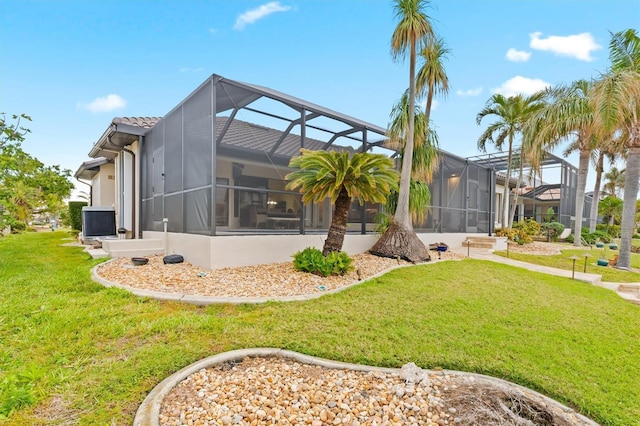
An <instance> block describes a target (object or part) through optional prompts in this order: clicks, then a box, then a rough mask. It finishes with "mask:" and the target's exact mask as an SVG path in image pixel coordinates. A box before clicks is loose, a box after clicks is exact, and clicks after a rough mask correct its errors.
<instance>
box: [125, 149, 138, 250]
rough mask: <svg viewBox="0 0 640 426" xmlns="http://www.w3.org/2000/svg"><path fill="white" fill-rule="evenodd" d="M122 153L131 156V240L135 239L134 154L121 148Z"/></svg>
mask: <svg viewBox="0 0 640 426" xmlns="http://www.w3.org/2000/svg"><path fill="white" fill-rule="evenodd" d="M122 150H123V151H124V152H127V153H129V155H131V238H133V239H134V240H135V238H136V154H135V153H134V152H133V151H131V150H130V149H127V148H125V147H122Z"/></svg>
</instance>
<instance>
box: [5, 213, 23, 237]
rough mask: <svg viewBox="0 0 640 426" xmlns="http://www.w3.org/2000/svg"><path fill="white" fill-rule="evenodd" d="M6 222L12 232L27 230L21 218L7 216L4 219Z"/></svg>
mask: <svg viewBox="0 0 640 426" xmlns="http://www.w3.org/2000/svg"><path fill="white" fill-rule="evenodd" d="M6 224H7V225H9V226H10V227H11V233H12V234H19V233H21V232H24V231H26V230H27V224H26V223H24V222H22V221H21V220H18V219H16V218H14V217H12V216H9V217H8V218H7V219H6Z"/></svg>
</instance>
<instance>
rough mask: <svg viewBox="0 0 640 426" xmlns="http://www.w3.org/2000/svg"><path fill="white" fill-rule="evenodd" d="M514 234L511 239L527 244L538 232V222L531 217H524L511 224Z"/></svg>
mask: <svg viewBox="0 0 640 426" xmlns="http://www.w3.org/2000/svg"><path fill="white" fill-rule="evenodd" d="M513 230H514V231H515V235H514V236H513V238H509V239H512V240H513V241H516V242H517V243H518V244H520V245H522V244H529V243H532V242H533V236H534V235H538V234H539V233H540V224H539V223H538V222H536V221H535V220H533V219H531V218H526V219H524V220H521V221H520V222H516V223H514V224H513Z"/></svg>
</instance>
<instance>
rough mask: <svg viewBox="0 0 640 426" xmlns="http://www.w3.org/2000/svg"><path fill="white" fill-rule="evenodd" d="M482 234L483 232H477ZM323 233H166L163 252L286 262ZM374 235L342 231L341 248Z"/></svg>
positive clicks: (455, 239) (207, 262)
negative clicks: (214, 234)
mask: <svg viewBox="0 0 640 426" xmlns="http://www.w3.org/2000/svg"><path fill="white" fill-rule="evenodd" d="M143 234H144V235H143V236H144V238H145V239H147V238H149V239H159V240H164V238H165V235H164V233H162V232H155V231H144V233H143ZM468 235H470V234H418V236H419V237H420V239H421V240H422V241H423V242H424V243H425V244H427V245H428V244H432V243H437V242H444V243H446V244H447V245H449V247H451V248H458V247H462V241H464V240H465V239H466V238H467V236H468ZM480 235H485V234H480ZM325 238H326V235H242V236H239V235H238V236H233V235H230V236H218V237H210V236H204V235H192V234H178V233H167V235H166V241H167V251H166V252H167V254H180V255H182V256H184V258H185V260H186V261H188V262H190V263H192V264H194V265H196V266H199V267H201V268H206V269H218V268H224V267H228V266H247V265H257V264H263V263H274V262H288V261H291V256H292V255H293V254H294V253H295V252H297V251H300V250H303V249H305V248H306V247H317V248H318V249H322V245H323V244H324V240H325ZM377 238H378V236H377V235H374V234H368V235H346V236H345V241H344V246H343V249H344V251H346V252H347V253H349V254H352V255H353V254H357V253H364V252H366V251H367V250H369V249H370V248H371V246H373V244H374V243H375V241H376V239H377Z"/></svg>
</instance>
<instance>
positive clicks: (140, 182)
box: [76, 74, 495, 267]
mask: <svg viewBox="0 0 640 426" xmlns="http://www.w3.org/2000/svg"><path fill="white" fill-rule="evenodd" d="M385 133H386V130H385V129H384V128H382V127H379V126H376V125H374V124H371V123H367V122H365V121H362V120H360V119H356V118H353V117H350V116H348V115H345V114H342V113H339V112H336V111H333V110H330V109H328V108H325V107H322V106H319V105H316V104H313V103H310V102H307V101H303V100H301V99H298V98H295V97H292V96H290V95H287V94H284V93H281V92H277V91H275V90H272V89H269V88H265V87H262V86H256V85H252V84H246V83H241V82H237V81H233V80H229V79H226V78H223V77H221V76H219V75H215V74H214V75H212V76H211V77H210V78H208V79H207V80H206V81H205V82H204V83H203V84H202V85H200V87H198V88H197V89H196V90H195V91H194V92H193V93H191V94H190V95H189V96H188V97H187V98H186V99H185V100H184V101H183V102H181V103H180V104H179V105H178V106H176V107H175V108H174V109H173V110H172V111H170V112H169V113H168V114H167V115H165V116H164V117H162V118H155V117H140V118H114V119H113V121H112V123H111V125H110V126H109V127H108V128H107V130H106V131H105V132H104V133H103V135H102V136H101V137H100V138H99V139H98V141H97V142H96V143H95V145H94V147H93V148H92V149H91V151H90V153H89V156H90V157H92V158H93V160H90V161H87V162H85V163H83V164H82V165H81V166H80V168H79V169H78V171H77V172H76V177H77V178H78V179H81V180H82V181H86V183H88V184H89V185H91V199H92V202H91V205H93V206H104V207H113V208H114V209H115V211H116V222H117V225H116V226H117V227H118V228H121V227H123V228H125V229H126V230H127V237H128V238H129V239H136V240H137V239H140V238H144V239H145V240H157V241H162V244H161V246H163V249H164V251H170V252H179V253H180V254H185V257H186V258H187V259H188V260H190V261H192V262H193V263H196V264H199V265H202V266H203V267H218V266H220V265H228V264H251V263H259V262H268V261H274V260H287V259H288V258H290V256H291V255H292V254H293V253H294V252H295V251H296V250H299V249H302V248H304V247H307V246H310V245H313V246H317V245H319V244H321V243H322V237H323V235H326V232H327V230H328V227H329V224H330V222H331V215H332V205H331V203H330V200H328V199H327V200H325V201H324V202H322V203H316V204H308V205H303V203H302V202H301V196H300V194H299V193H297V192H292V191H288V190H286V189H285V185H286V181H285V179H284V177H285V176H286V175H287V174H288V173H289V172H290V171H291V169H289V167H288V164H289V161H290V159H291V158H292V157H293V156H295V155H298V154H299V151H300V148H303V147H304V148H309V149H325V150H349V151H352V152H361V151H370V152H377V153H384V154H386V155H389V156H393V157H395V155H396V153H395V152H394V151H391V150H389V149H386V148H384V147H383V143H384V141H385V139H386V135H385ZM494 184H495V178H494V173H493V171H492V170H490V169H489V168H486V167H483V166H480V165H477V164H474V163H473V162H471V161H469V160H465V159H463V158H459V157H456V156H454V155H452V154H449V153H446V152H441V162H440V167H439V169H438V172H437V173H436V175H435V176H434V180H433V182H432V183H431V184H430V187H431V191H432V207H431V212H430V214H429V215H428V216H427V219H426V220H425V223H423V224H416V230H417V231H418V232H438V233H459V234H456V235H453V234H451V235H450V236H448V237H447V236H446V235H445V236H443V235H442V234H438V235H433V234H431V236H429V235H430V234H421V238H423V240H425V242H426V243H429V242H435V241H445V242H448V243H450V245H453V246H455V243H456V242H461V241H462V240H464V238H465V237H466V234H464V233H491V232H492V230H493V228H492V225H493V219H492V212H493V196H492V195H493V193H494V191H493V189H492V188H493V185H494ZM380 209H381V207H380V206H379V205H374V204H366V205H364V206H360V205H359V204H358V203H357V201H354V203H353V205H352V208H351V211H350V214H349V225H348V233H349V234H348V235H347V239H346V240H345V250H347V251H349V252H362V251H364V250H366V249H368V248H369V247H371V245H373V242H374V241H375V238H376V236H375V235H374V234H373V233H372V231H373V228H374V226H375V218H376V215H377V213H378V212H379V211H380ZM165 227H166V234H165V232H164V231H165ZM267 234H269V235H267ZM273 234H279V235H280V236H279V237H277V238H274V237H273V236H271V235H273ZM219 236H224V238H217V237H219ZM212 237H214V238H212ZM447 238H448V239H447ZM454 240H455V241H454ZM124 243H126V242H125V241H118V242H116V243H114V244H115V245H119V248H118V250H115V249H114V252H115V251H118V254H119V255H128V254H132V253H133V250H130V251H127V250H124V249H122V247H124ZM131 244H133V243H131ZM107 245H109V246H113V247H115V245H113V244H111V242H109V243H108V244H107ZM132 247H133V246H132ZM140 247H141V246H140ZM114 252H112V255H114ZM238 253H242V256H238Z"/></svg>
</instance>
